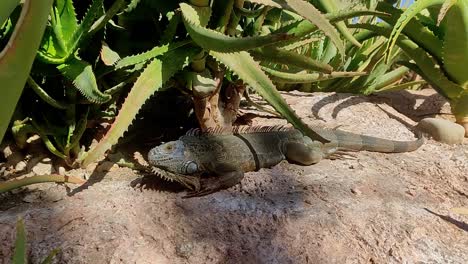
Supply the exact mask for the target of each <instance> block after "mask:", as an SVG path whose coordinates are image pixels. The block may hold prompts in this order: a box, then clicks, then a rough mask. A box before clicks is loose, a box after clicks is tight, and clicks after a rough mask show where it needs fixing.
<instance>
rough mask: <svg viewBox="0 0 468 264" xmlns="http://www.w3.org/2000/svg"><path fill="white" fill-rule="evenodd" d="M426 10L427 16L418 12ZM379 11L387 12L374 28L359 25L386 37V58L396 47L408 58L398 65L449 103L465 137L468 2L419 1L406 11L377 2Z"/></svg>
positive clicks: (467, 128) (467, 133) (467, 117)
mask: <svg viewBox="0 0 468 264" xmlns="http://www.w3.org/2000/svg"><path fill="white" fill-rule="evenodd" d="M427 8H430V12H428V14H423V13H421V11H423V10H425V9H427ZM378 9H379V10H381V11H385V12H388V13H391V14H392V16H391V17H390V18H385V17H382V19H384V20H385V22H387V23H388V24H387V23H381V24H379V25H378V26H375V25H369V24H361V25H354V26H355V27H359V28H365V29H367V30H369V32H370V33H371V34H370V35H369V36H371V35H372V34H374V35H381V36H385V37H387V38H388V42H387V46H386V54H387V55H386V59H387V60H388V58H389V56H390V55H389V54H390V52H391V51H392V48H393V47H394V46H395V45H396V46H398V47H400V48H401V49H402V50H403V51H404V52H405V54H406V56H407V57H408V58H409V59H406V60H403V61H401V62H400V63H402V64H404V65H405V66H407V67H409V68H410V69H412V70H414V71H415V72H417V73H418V74H419V75H421V76H422V77H423V78H424V79H425V80H426V81H427V82H428V83H430V84H431V85H432V87H433V88H434V89H436V91H437V92H439V93H440V94H441V95H442V96H444V97H445V98H446V99H447V100H448V101H449V103H450V105H451V108H452V112H453V114H454V115H455V118H456V120H457V122H458V123H459V124H461V125H463V126H464V127H465V136H468V75H467V74H466V70H465V69H464V65H466V64H467V63H468V2H467V1H464V0H454V1H444V0H421V1H417V2H415V3H414V4H413V5H411V6H410V7H409V8H408V9H407V10H406V11H404V12H400V11H399V10H397V9H395V8H394V7H392V6H390V5H388V4H385V3H380V5H379V7H378Z"/></svg>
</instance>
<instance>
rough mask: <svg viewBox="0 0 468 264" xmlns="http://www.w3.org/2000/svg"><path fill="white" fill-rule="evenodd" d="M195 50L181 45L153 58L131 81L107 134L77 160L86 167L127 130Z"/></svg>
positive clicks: (191, 56)
mask: <svg viewBox="0 0 468 264" xmlns="http://www.w3.org/2000/svg"><path fill="white" fill-rule="evenodd" d="M198 53H200V50H199V49H197V48H192V47H185V46H182V47H179V48H178V49H175V50H170V51H168V52H166V53H164V54H163V55H161V56H160V57H157V58H155V59H153V60H152V61H151V62H150V63H149V64H148V66H147V67H146V68H145V69H144V70H143V72H142V74H141V75H140V77H139V78H138V79H137V81H136V82H135V84H134V85H133V87H132V89H131V90H130V93H129V94H128V96H127V98H126V99H125V102H124V103H123V105H122V108H121V109H120V111H119V113H118V115H117V117H116V118H115V121H114V123H113V124H112V126H111V128H110V129H109V131H108V132H107V134H106V135H105V136H104V138H103V139H102V140H101V141H100V142H99V143H98V144H97V145H96V146H95V147H94V148H93V149H91V150H90V151H89V152H88V153H86V154H84V155H83V156H82V157H80V159H79V160H78V162H81V165H82V166H83V167H86V166H87V165H89V164H90V163H92V162H94V161H96V160H97V159H99V158H101V157H102V156H103V155H104V153H105V152H106V151H107V150H109V149H110V148H111V147H112V146H113V145H115V144H116V143H117V141H118V140H119V138H120V137H122V136H123V134H124V133H125V131H127V129H128V127H129V126H130V125H131V124H132V122H133V120H134V119H135V117H136V115H137V113H138V111H139V110H140V108H141V107H142V106H143V104H144V103H145V102H146V100H147V99H148V98H149V97H150V96H151V95H153V94H154V93H155V92H156V91H158V90H160V89H161V88H162V86H163V84H164V83H165V82H166V81H167V80H169V78H171V77H172V76H173V75H174V74H175V73H177V72H178V71H179V70H181V69H182V68H183V67H184V66H185V65H187V64H188V63H189V62H190V61H191V58H193V56H195V55H196V54H198Z"/></svg>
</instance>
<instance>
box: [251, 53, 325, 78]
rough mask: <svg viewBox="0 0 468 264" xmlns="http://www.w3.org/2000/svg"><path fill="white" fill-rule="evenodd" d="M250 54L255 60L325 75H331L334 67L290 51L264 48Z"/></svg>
mask: <svg viewBox="0 0 468 264" xmlns="http://www.w3.org/2000/svg"><path fill="white" fill-rule="evenodd" d="M250 53H251V54H252V55H253V56H254V57H255V58H259V59H261V60H265V61H270V62H276V63H282V64H285V65H289V66H297V67H299V68H302V69H307V70H311V71H319V72H324V73H331V72H332V71H333V67H332V66H330V65H328V64H326V63H323V62H320V61H317V60H313V59H311V58H310V57H308V56H304V55H301V54H298V53H295V52H292V51H289V50H283V49H278V48H273V47H264V48H260V49H255V50H251V51H250Z"/></svg>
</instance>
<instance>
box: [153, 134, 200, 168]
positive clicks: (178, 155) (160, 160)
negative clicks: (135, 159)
mask: <svg viewBox="0 0 468 264" xmlns="http://www.w3.org/2000/svg"><path fill="white" fill-rule="evenodd" d="M190 156H191V155H190V153H189V151H188V150H187V149H186V148H185V146H184V143H183V142H182V141H180V140H176V141H171V142H168V143H165V144H162V145H160V146H157V147H154V148H152V149H151V150H150V151H149V153H148V161H149V163H150V165H151V166H154V167H157V168H160V169H163V170H166V171H170V172H174V173H180V174H193V173H196V172H198V171H199V169H200V167H199V166H198V164H197V162H195V161H194V160H193V159H191V158H190Z"/></svg>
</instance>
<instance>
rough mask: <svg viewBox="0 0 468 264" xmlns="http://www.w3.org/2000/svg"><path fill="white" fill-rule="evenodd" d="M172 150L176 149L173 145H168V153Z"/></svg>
mask: <svg viewBox="0 0 468 264" xmlns="http://www.w3.org/2000/svg"><path fill="white" fill-rule="evenodd" d="M172 149H174V146H173V145H172V144H169V145H166V150H167V151H172Z"/></svg>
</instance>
